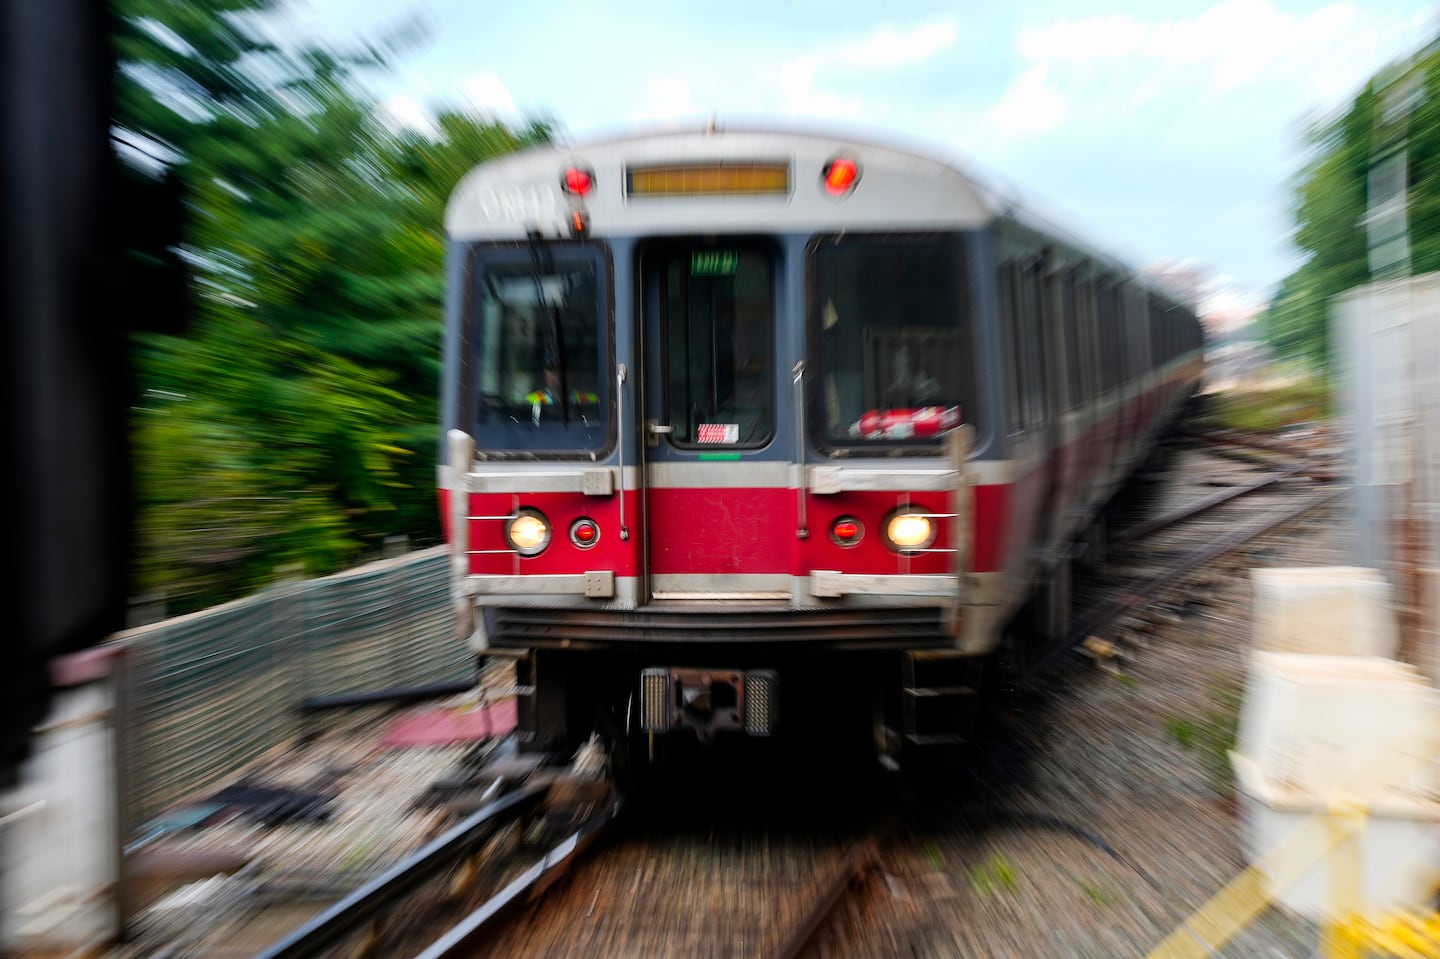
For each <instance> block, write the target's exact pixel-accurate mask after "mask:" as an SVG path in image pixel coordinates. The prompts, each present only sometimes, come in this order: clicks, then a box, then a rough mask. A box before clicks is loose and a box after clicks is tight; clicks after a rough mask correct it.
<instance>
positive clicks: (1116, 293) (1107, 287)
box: [1097, 277, 1124, 393]
mask: <svg viewBox="0 0 1440 959" xmlns="http://www.w3.org/2000/svg"><path fill="white" fill-rule="evenodd" d="M1120 309H1121V302H1120V287H1119V285H1118V284H1117V283H1116V281H1115V280H1114V279H1113V278H1111V277H1106V278H1105V279H1104V280H1102V286H1101V289H1100V312H1099V315H1098V317H1097V319H1098V321H1099V327H1100V380H1101V383H1102V384H1103V386H1104V391H1105V392H1107V393H1108V392H1110V391H1112V390H1114V389H1115V388H1116V387H1118V386H1119V385H1120V382H1121V378H1122V368H1121V355H1122V350H1123V349H1124V342H1123V339H1122V337H1121V332H1120V331H1121V324H1122V323H1123V322H1124V318H1123V316H1122V315H1121V312H1120Z"/></svg>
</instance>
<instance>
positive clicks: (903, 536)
mask: <svg viewBox="0 0 1440 959" xmlns="http://www.w3.org/2000/svg"><path fill="white" fill-rule="evenodd" d="M885 539H886V540H888V541H889V543H890V546H891V548H892V549H895V550H897V551H898V552H901V553H906V552H910V551H912V550H917V549H924V548H925V547H927V546H929V545H930V544H931V543H933V542H935V523H934V521H933V520H931V519H930V517H928V516H923V515H920V513H919V512H917V511H913V510H909V509H901V510H897V511H896V512H895V513H894V514H893V515H891V517H890V519H889V521H888V522H887V523H886V524H885Z"/></svg>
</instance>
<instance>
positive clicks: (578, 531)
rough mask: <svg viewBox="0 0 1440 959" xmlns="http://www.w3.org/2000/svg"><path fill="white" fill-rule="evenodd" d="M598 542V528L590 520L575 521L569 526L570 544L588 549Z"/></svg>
mask: <svg viewBox="0 0 1440 959" xmlns="http://www.w3.org/2000/svg"><path fill="white" fill-rule="evenodd" d="M599 540H600V527H599V526H596V525H595V521H594V520H591V519H577V520H576V521H575V522H574V523H573V524H571V526H570V542H572V543H574V544H575V545H576V546H578V547H580V548H581V549H589V548H590V547H592V546H594V545H595V544H596V543H597V542H599Z"/></svg>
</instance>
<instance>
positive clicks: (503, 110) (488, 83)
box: [460, 70, 520, 120]
mask: <svg viewBox="0 0 1440 959" xmlns="http://www.w3.org/2000/svg"><path fill="white" fill-rule="evenodd" d="M460 87H461V89H463V90H464V91H465V95H466V96H468V97H469V98H470V102H471V103H473V104H474V106H475V109H476V110H477V111H478V112H479V113H481V114H482V115H485V116H491V117H495V118H497V119H502V120H506V119H515V118H517V117H519V116H520V110H519V108H518V107H516V106H515V97H513V96H512V95H511V94H510V88H509V87H507V86H505V81H504V80H501V79H500V75H499V74H497V73H496V72H495V71H494V70H486V71H485V72H484V73H477V74H475V75H474V76H471V77H468V78H466V79H465V80H464V81H463V82H462V83H461V84H460Z"/></svg>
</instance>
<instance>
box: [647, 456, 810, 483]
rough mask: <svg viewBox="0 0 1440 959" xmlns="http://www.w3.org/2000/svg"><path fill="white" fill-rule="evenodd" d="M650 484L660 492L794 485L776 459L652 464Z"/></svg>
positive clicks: (784, 468)
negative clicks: (661, 490)
mask: <svg viewBox="0 0 1440 959" xmlns="http://www.w3.org/2000/svg"><path fill="white" fill-rule="evenodd" d="M649 476H650V478H649V481H648V483H649V485H650V486H651V487H659V488H662V489H717V488H718V489H773V488H777V487H778V488H781V489H783V488H786V487H790V486H793V485H794V484H793V483H792V482H791V477H790V464H789V463H781V462H776V461H775V460H752V461H750V462H746V461H744V460H735V461H733V462H716V463H709V462H707V463H651V464H649Z"/></svg>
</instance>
